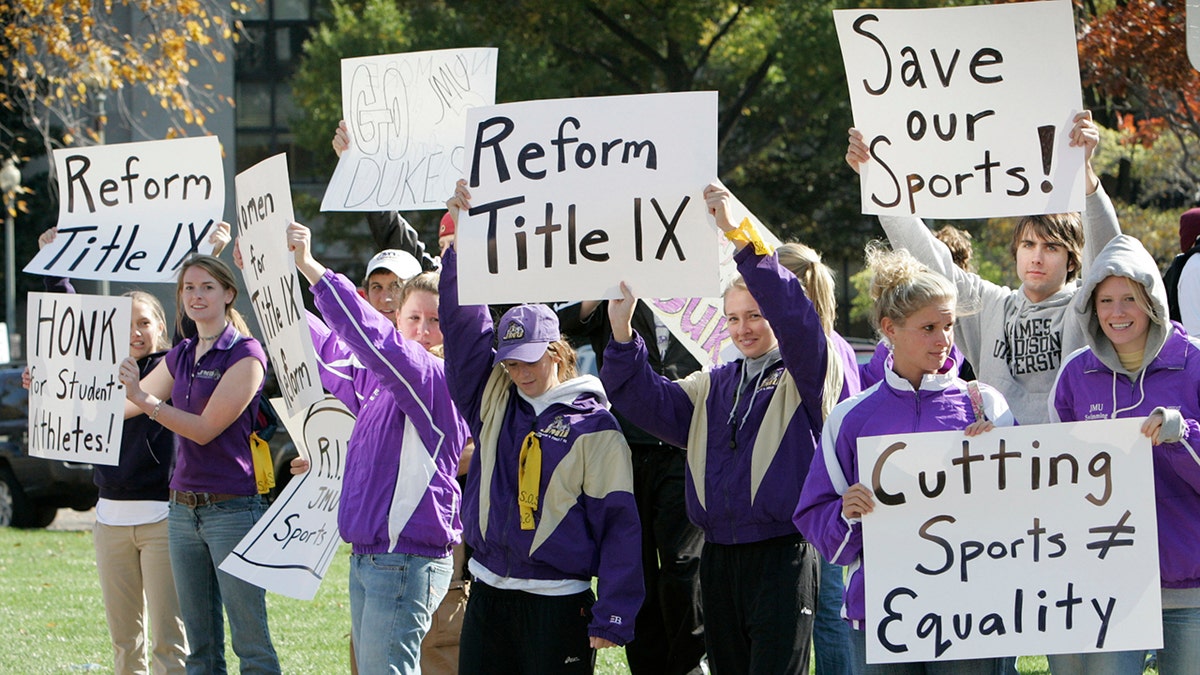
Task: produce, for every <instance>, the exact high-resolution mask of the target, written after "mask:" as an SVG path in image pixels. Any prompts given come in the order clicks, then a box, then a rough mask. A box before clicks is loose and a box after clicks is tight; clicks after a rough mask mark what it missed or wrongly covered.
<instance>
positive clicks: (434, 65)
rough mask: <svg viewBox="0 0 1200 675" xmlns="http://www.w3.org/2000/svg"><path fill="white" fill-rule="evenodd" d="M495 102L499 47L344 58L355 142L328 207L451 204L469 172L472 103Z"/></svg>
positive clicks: (346, 110)
mask: <svg viewBox="0 0 1200 675" xmlns="http://www.w3.org/2000/svg"><path fill="white" fill-rule="evenodd" d="M495 102H496V49H495V48H494V47H488V48H475V49H443V50H439V51H431V52H412V53H409V54H388V55H384V56H364V57H361V58H353V59H342V117H343V119H345V121H346V124H347V126H349V128H350V147H349V149H347V150H346V151H345V152H343V153H342V156H341V158H339V159H338V164H337V168H336V169H335V170H334V172H333V178H331V179H330V180H329V187H328V188H326V190H325V198H324V199H323V200H322V201H321V210H322V211H404V210H418V209H445V208H446V199H448V198H449V197H450V195H452V194H454V183H455V182H456V181H457V180H458V179H459V178H462V175H463V167H464V165H465V161H464V159H463V155H464V151H463V130H464V129H465V128H466V124H467V120H466V111H467V110H468V109H470V108H473V107H475V106H481V105H492V104H493V103H495Z"/></svg>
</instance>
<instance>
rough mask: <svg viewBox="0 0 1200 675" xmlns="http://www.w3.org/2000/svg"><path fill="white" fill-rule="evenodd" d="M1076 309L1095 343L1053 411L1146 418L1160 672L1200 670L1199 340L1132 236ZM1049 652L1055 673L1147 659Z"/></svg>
mask: <svg viewBox="0 0 1200 675" xmlns="http://www.w3.org/2000/svg"><path fill="white" fill-rule="evenodd" d="M1072 309H1073V310H1074V318H1075V319H1076V320H1077V321H1078V322H1079V324H1080V326H1081V327H1082V329H1083V331H1084V333H1085V335H1086V337H1087V346H1086V347H1084V348H1082V349H1080V350H1078V351H1076V352H1074V353H1073V354H1071V355H1070V356H1069V357H1067V359H1066V362H1065V363H1063V367H1062V370H1060V371H1059V374H1058V379H1057V380H1056V381H1055V383H1054V389H1053V390H1051V399H1050V401H1051V405H1050V417H1051V419H1052V420H1054V421H1063V422H1072V421H1079V420H1085V419H1097V418H1101V419H1105V418H1119V417H1142V418H1145V422H1144V423H1143V424H1142V433H1143V434H1145V435H1146V436H1147V437H1148V438H1150V439H1151V442H1152V443H1153V448H1152V452H1153V461H1154V494H1155V506H1156V510H1157V512H1158V550H1159V555H1158V561H1159V578H1160V579H1161V581H1162V608H1163V648H1162V649H1160V650H1159V651H1158V672H1159V673H1160V674H1161V675H1182V674H1184V673H1188V674H1191V673H1197V672H1200V515H1197V514H1200V423H1198V422H1197V420H1200V351H1197V350H1198V349H1200V343H1198V342H1197V341H1196V339H1195V338H1190V337H1188V335H1187V334H1186V333H1185V332H1184V330H1183V328H1182V327H1181V326H1180V325H1179V324H1176V323H1173V322H1171V321H1170V320H1169V318H1168V310H1167V293H1166V289H1165V288H1164V286H1163V282H1162V279H1161V278H1160V277H1159V274H1158V265H1157V264H1155V262H1154V259H1153V258H1152V257H1151V256H1150V254H1149V253H1148V252H1146V249H1145V248H1144V247H1143V246H1142V244H1141V242H1139V241H1138V240H1137V239H1134V238H1133V237H1130V236H1125V235H1122V236H1119V237H1116V238H1115V239H1113V240H1112V241H1111V242H1109V244H1108V246H1106V247H1105V248H1104V250H1103V251H1101V252H1100V255H1099V256H1098V257H1097V258H1096V263H1095V265H1094V266H1093V267H1092V268H1091V271H1090V272H1089V273H1088V275H1087V277H1086V278H1085V279H1084V282H1083V286H1082V288H1080V291H1079V293H1078V294H1077V295H1076V296H1075V302H1074V304H1073V305H1072ZM1049 658H1050V664H1051V668H1052V669H1053V671H1054V675H1074V674H1080V675H1082V674H1083V673H1088V674H1089V675H1090V674H1093V673H1097V674H1101V675H1103V674H1106V673H1126V672H1141V669H1142V653H1141V652H1140V651H1129V652H1115V653H1113V652H1107V653H1101V654H1055V655H1051V656H1050V657H1049Z"/></svg>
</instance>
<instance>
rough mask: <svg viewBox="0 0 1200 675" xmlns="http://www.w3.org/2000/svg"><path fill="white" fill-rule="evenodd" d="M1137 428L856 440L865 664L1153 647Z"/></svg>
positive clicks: (1152, 577) (1152, 537) (1149, 472)
mask: <svg viewBox="0 0 1200 675" xmlns="http://www.w3.org/2000/svg"><path fill="white" fill-rule="evenodd" d="M1141 424H1142V419H1141V418H1137V419H1120V420H1101V421H1094V422H1076V423H1071V424H1042V425H1036V426H1028V427H1003V428H997V429H994V430H992V431H989V432H986V433H984V434H981V435H979V436H975V437H973V438H967V437H966V435H965V434H963V433H962V432H937V433H926V434H904V435H895V436H879V437H872V438H861V439H859V442H858V453H859V454H858V462H859V463H858V467H859V476H860V480H861V481H862V482H863V483H864V484H865V485H867V487H868V488H870V489H871V490H872V492H873V496H874V498H875V510H874V511H873V512H872V513H869V514H867V515H866V516H864V517H863V519H862V526H863V533H862V541H863V545H864V549H863V560H864V564H863V568H864V570H865V573H866V577H865V582H866V616H867V625H866V637H867V661H868V662H871V663H898V662H906V661H934V660H957V659H968V658H980V657H988V656H1007V655H1013V654H1061V653H1072V654H1073V653H1084V652H1097V651H1123V650H1135V649H1136V650H1142V649H1155V648H1157V647H1160V646H1162V614H1161V599H1160V592H1159V575H1158V526H1157V517H1156V513H1155V506H1154V475H1153V472H1154V469H1153V465H1152V457H1151V452H1150V442H1149V440H1148V439H1147V438H1146V437H1145V436H1143V435H1142V434H1141V431H1140V429H1141Z"/></svg>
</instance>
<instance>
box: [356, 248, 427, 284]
mask: <svg viewBox="0 0 1200 675" xmlns="http://www.w3.org/2000/svg"><path fill="white" fill-rule="evenodd" d="M379 270H387V271H388V272H391V273H392V274H395V275H396V276H398V277H400V281H408V280H409V279H411V278H413V277H415V276H417V275H418V274H420V273H421V263H419V262H417V259H416V258H414V257H413V256H412V254H411V253H409V252H407V251H401V250H399V249H395V248H389V249H386V250H383V251H380V252H379V253H376V254H375V257H374V258H371V262H369V263H367V273H366V274H365V275H364V276H363V284H364V285H366V280H367V279H369V278H370V277H371V274H373V273H375V272H378V271H379Z"/></svg>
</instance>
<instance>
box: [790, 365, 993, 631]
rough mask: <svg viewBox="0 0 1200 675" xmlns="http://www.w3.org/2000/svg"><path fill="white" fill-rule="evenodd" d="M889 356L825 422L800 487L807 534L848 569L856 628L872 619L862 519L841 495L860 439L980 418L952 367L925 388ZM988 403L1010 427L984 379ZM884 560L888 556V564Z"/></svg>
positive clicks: (850, 616)
mask: <svg viewBox="0 0 1200 675" xmlns="http://www.w3.org/2000/svg"><path fill="white" fill-rule="evenodd" d="M890 361H891V359H890V357H889V358H888V363H887V367H886V368H885V369H884V380H883V381H882V382H878V383H876V384H875V385H874V386H872V387H870V388H868V389H865V390H864V391H863V392H862V393H861V394H859V395H858V396H855V397H854V398H851V399H848V400H846V401H843V402H842V403H839V404H838V406H837V407H836V408H834V409H833V413H831V414H830V415H829V419H827V420H826V421H825V429H824V431H822V433H821V446H820V448H819V449H818V452H817V456H816V457H814V458H813V463H812V470H811V471H809V473H808V479H807V480H806V481H805V482H804V490H803V491H801V493H800V505H799V506H798V507H796V514H795V521H796V525H797V526H798V527H799V528H800V531H801V532H803V533H804V536H805V537H806V538H807V539H808V540H809V541H811V542H812V543H813V545H814V546H816V547H817V550H818V551H820V552H821V555H822V556H824V557H825V559H826V560H828V561H830V562H832V563H836V564H838V565H844V566H846V567H849V568H850V578H849V580H848V581H847V582H846V591H845V596H844V605H843V607H842V617H843V618H845V619H847V620H849V621H850V624H851V625H852V626H853V627H854V628H857V629H861V628H862V627H863V624H862V622H863V620H864V619H865V618H866V613H865V611H866V610H865V607H864V601H863V571H864V569H863V567H864V564H865V563H864V561H863V557H862V551H863V548H862V524H861V521H860V519H858V518H845V517H844V516H843V515H842V495H843V494H844V493H845V492H846V490H847V489H848V488H849V487H850V486H851V485H854V484H855V483H859V482H861V481H860V480H859V475H858V439H859V438H860V437H864V436H886V435H889V434H907V433H917V432H925V431H952V430H956V429H965V428H966V427H967V425H968V424H970V423H972V422H974V421H975V411H974V409H973V407H972V405H971V399H970V396H969V395H968V394H967V383H966V382H964V381H962V380H960V379H958V376H957V374H956V372H955V371H954V369H953V368H951V369H950V371H949V372H947V373H945V374H939V375H926V376H925V379H924V380H923V381H922V382H921V388H920V390H919V391H914V390H913V388H912V385H911V384H910V383H909V382H908V380H905V379H904V378H902V377H900V376H899V375H897V374H896V373H895V372H893V371H892V369H891V363H890ZM979 391H980V393H981V394H982V395H983V409H984V412H985V414H986V415H987V418H988V419H990V420H992V421H993V422H994V423H995V424H996V425H997V426H1012V425H1013V424H1014V423H1015V422H1014V420H1013V416H1012V412H1010V411H1009V409H1008V402H1007V401H1005V400H1004V397H1003V396H1001V395H1000V393H999V392H998V391H996V390H995V389H993V388H991V387H989V386H987V385H986V384H980V385H979ZM884 564H886V561H885V563H884Z"/></svg>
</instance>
